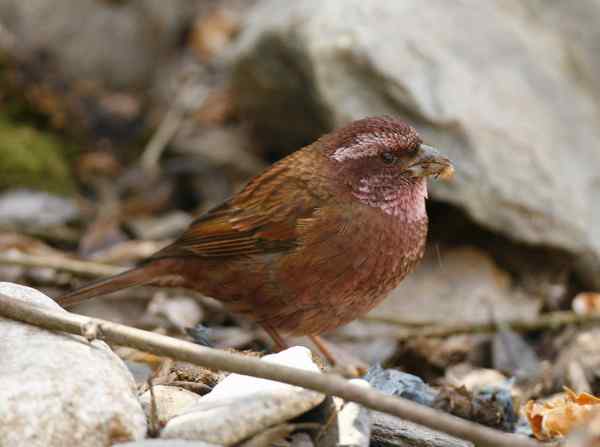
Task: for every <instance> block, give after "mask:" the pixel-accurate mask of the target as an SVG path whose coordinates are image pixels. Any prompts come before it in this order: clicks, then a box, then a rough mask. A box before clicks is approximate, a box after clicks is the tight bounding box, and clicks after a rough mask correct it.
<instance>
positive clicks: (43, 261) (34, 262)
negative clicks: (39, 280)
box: [0, 252, 125, 277]
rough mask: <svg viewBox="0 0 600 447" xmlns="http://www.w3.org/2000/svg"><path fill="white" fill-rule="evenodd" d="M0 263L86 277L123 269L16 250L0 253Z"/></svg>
mask: <svg viewBox="0 0 600 447" xmlns="http://www.w3.org/2000/svg"><path fill="white" fill-rule="evenodd" d="M0 265H20V266H21V267H41V268H51V269H56V270H62V271H64V272H69V273H74V274H76V275H81V276H87V277H98V276H111V275H117V274H119V273H122V272H123V271H124V270H125V268H124V267H117V266H115V265H108V264H100V263H98V262H90V261H79V260H77V259H69V258H63V257H59V256H48V255H28V254H25V253H18V252H11V253H0Z"/></svg>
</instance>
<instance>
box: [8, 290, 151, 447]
mask: <svg viewBox="0 0 600 447" xmlns="http://www.w3.org/2000/svg"><path fill="white" fill-rule="evenodd" d="M0 293H3V294H5V295H8V296H10V297H13V298H16V299H19V300H22V301H26V302H29V303H31V304H36V305H41V306H45V307H48V308H51V309H54V310H57V309H60V307H59V306H58V305H57V304H56V303H55V302H54V301H53V300H52V299H51V298H49V297H47V296H46V295H44V294H42V293H41V292H39V291H37V290H35V289H32V288H29V287H24V286H20V285H17V284H12V283H5V282H2V283H0ZM0 362H1V365H2V366H1V367H0V445H2V446H11V447H19V446H23V447H25V446H27V447H37V446H39V447H62V446H71V445H72V446H75V445H76V446H82V447H96V446H98V447H105V446H108V445H111V444H112V443H116V442H119V441H120V442H125V441H128V440H135V439H140V438H143V437H144V436H145V434H146V418H145V416H144V412H143V410H142V408H141V405H140V403H139V402H138V399H137V396H136V389H135V383H134V381H133V378H132V377H131V374H130V373H129V371H128V370H127V368H126V367H125V365H124V364H123V362H122V361H121V360H120V359H119V358H118V357H117V356H116V355H115V354H114V353H113V352H112V351H111V350H110V348H109V347H108V346H107V345H106V344H105V343H104V342H102V341H99V340H95V341H93V342H91V343H89V342H87V341H86V340H85V339H84V338H83V337H80V336H75V335H68V334H65V333H60V332H50V331H47V330H44V329H40V328H37V327H35V326H31V325H28V324H25V323H21V322H17V321H12V320H7V319H4V318H0Z"/></svg>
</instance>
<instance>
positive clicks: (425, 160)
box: [407, 144, 454, 180]
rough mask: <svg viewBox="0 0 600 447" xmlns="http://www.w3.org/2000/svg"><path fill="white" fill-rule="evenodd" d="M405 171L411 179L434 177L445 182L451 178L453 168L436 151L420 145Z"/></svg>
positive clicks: (450, 163) (448, 161)
mask: <svg viewBox="0 0 600 447" xmlns="http://www.w3.org/2000/svg"><path fill="white" fill-rule="evenodd" d="M407 171H408V172H409V173H410V174H411V176H413V177H429V176H434V177H435V178H441V179H444V180H445V179H449V178H450V177H452V174H453V173H454V166H452V162H450V160H448V159H447V158H446V157H444V156H443V155H442V154H440V153H439V152H438V150H437V149H435V148H433V147H431V146H427V145H426V144H421V146H419V149H418V150H417V153H416V154H415V156H414V158H413V160H412V161H411V164H410V166H409V167H408V169H407Z"/></svg>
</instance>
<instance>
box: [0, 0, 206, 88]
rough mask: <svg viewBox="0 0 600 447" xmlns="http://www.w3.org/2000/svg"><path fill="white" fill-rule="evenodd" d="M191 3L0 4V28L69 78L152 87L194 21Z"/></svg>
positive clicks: (84, 0) (5, 0)
mask: <svg viewBox="0 0 600 447" xmlns="http://www.w3.org/2000/svg"><path fill="white" fill-rule="evenodd" d="M196 7H197V6H196V5H195V4H194V2H189V1H187V0H172V1H168V2H165V1H162V0H130V1H126V2H102V1H97V0H77V1H75V2H73V1H71V0H53V1H51V2H48V1H45V0H28V1H26V2H23V1H20V0H2V1H1V2H0V26H1V25H4V26H5V27H6V28H7V29H8V30H9V31H10V32H11V33H13V34H15V36H16V37H17V39H18V40H19V43H20V44H21V45H23V46H24V47H25V48H27V49H30V50H35V51H39V52H44V53H46V54H48V55H49V56H50V57H51V58H52V60H54V61H56V63H57V66H58V68H59V69H60V71H61V72H62V73H63V74H64V75H66V77H67V78H68V79H81V80H93V81H99V82H101V83H104V84H106V85H108V86H111V87H121V88H123V87H135V86H139V85H140V84H141V85H144V84H146V85H147V84H148V83H149V82H150V81H151V80H152V79H153V75H154V73H155V72H156V70H157V69H159V68H160V66H161V62H164V61H165V60H166V59H167V58H168V57H169V53H170V50H172V48H173V47H174V46H175V45H176V44H177V40H178V39H179V37H180V33H181V31H182V29H183V27H184V26H185V24H186V23H187V22H188V21H189V20H191V19H192V18H193V17H194V11H195V9H196Z"/></svg>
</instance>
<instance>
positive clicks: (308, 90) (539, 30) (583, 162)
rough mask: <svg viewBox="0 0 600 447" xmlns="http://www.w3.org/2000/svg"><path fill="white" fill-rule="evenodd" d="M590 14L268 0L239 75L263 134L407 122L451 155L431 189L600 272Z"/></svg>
mask: <svg viewBox="0 0 600 447" xmlns="http://www.w3.org/2000/svg"><path fill="white" fill-rule="evenodd" d="M599 18H600V2H598V1H593V0H582V1H580V2H576V6H575V5H571V4H570V3H569V2H531V1H529V0H514V1H508V2H507V1H505V0H492V1H486V2H471V1H454V2H448V1H445V0H432V1H429V2H427V7H423V2H422V1H419V0H406V1H388V0H370V1H368V2H365V1H364V0H330V1H326V2H323V1H322V0H306V1H302V2H289V4H288V2H279V1H278V0H266V1H263V2H260V3H258V5H257V7H256V8H255V9H254V11H253V13H252V14H250V15H249V18H248V21H249V23H248V24H247V26H246V27H245V29H246V30H247V32H245V34H244V35H243V36H242V39H241V42H242V43H241V44H240V53H241V56H242V57H241V58H239V62H238V65H237V70H236V76H235V77H234V79H235V84H236V86H237V87H238V90H239V92H240V95H242V96H241V99H240V104H241V107H242V110H243V111H244V113H245V114H246V115H247V116H249V117H253V118H254V120H255V121H257V123H256V125H255V127H256V128H257V129H258V131H259V134H260V136H262V137H263V138H265V139H269V138H273V139H270V140H268V142H273V141H277V140H279V141H280V142H286V143H288V145H290V146H293V145H298V144H300V143H301V142H302V141H304V142H306V141H308V140H310V139H312V138H314V137H315V136H317V135H316V134H318V133H320V132H321V131H322V130H323V128H331V127H335V126H338V125H340V124H342V123H346V122H348V121H350V120H353V119H357V118H362V117H365V116H369V115H379V114H390V115H394V116H398V117H402V118H404V119H406V120H408V121H409V122H411V123H412V124H414V125H415V126H416V127H417V128H418V129H419V131H420V133H421V134H422V136H423V137H424V139H425V141H426V142H427V143H428V144H432V145H435V146H438V147H439V148H440V149H441V150H442V151H443V152H444V153H445V154H447V155H448V156H449V157H450V158H451V159H452V160H453V161H454V162H455V163H456V168H457V169H456V175H455V180H454V181H453V182H452V183H449V184H444V183H441V182H432V185H431V186H432V196H433V197H435V198H437V199H441V200H445V201H448V202H452V203H454V204H456V205H458V206H460V207H461V208H463V209H465V210H466V211H467V212H468V213H469V214H470V216H471V217H472V218H473V219H474V220H476V221H477V222H479V223H481V224H482V225H484V226H487V227H489V228H491V229H493V230H495V231H498V232H500V233H503V234H505V235H508V236H509V237H511V238H513V239H515V240H520V241H524V242H527V243H532V244H542V245H547V246H554V247H559V248H563V249H565V250H567V251H569V252H571V253H573V254H575V255H577V256H578V258H579V260H580V265H579V269H580V273H581V274H582V275H583V276H585V277H586V278H587V279H588V280H589V281H590V282H595V283H596V284H599V285H600V279H599V278H600V274H598V273H599V272H600V206H598V205H599V203H600V202H599V201H598V197H600V169H599V167H600V127H599V126H598V122H599V120H600V101H599V99H600V84H598V82H597V79H598V73H600V64H598V58H597V57H596V55H597V50H598V36H599V31H598V27H596V26H592V25H591V23H597V21H598V19H599ZM282 111H285V112H284V113H282ZM294 113H295V115H293V114H294ZM290 116H291V117H292V118H293V119H291V118H290ZM286 137H287V139H286ZM280 144H281V143H280ZM294 148H295V147H290V149H294Z"/></svg>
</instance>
